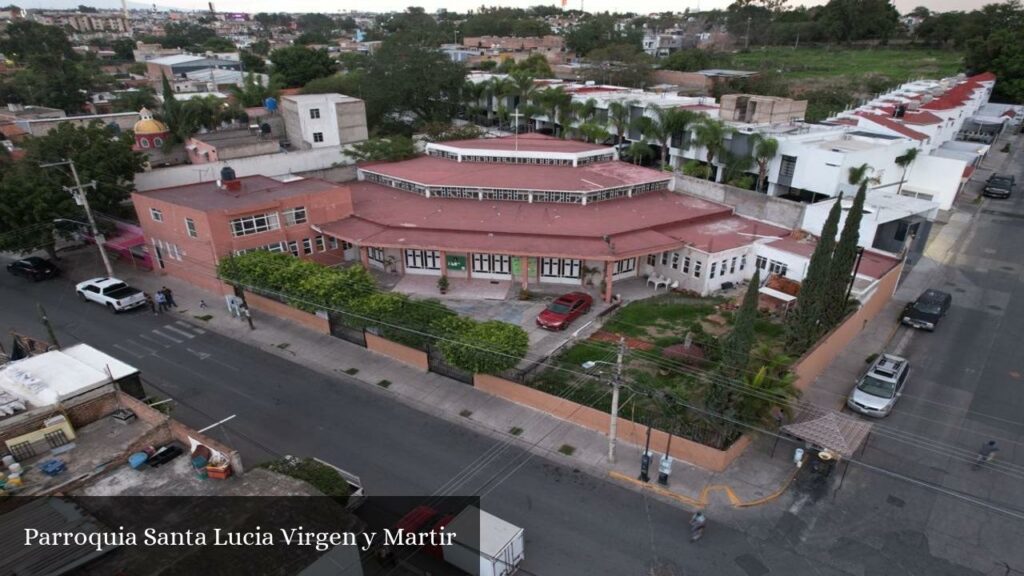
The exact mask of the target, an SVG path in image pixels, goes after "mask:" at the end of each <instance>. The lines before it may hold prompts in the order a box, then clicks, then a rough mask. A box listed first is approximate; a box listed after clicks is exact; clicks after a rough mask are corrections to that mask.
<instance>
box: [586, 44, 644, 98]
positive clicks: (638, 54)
mask: <svg viewBox="0 0 1024 576" xmlns="http://www.w3.org/2000/svg"><path fill="white" fill-rule="evenodd" d="M586 59H587V61H588V63H589V66H587V67H586V68H585V69H584V70H583V77H584V78H585V79H586V80H591V81H594V82H602V83H605V84H614V85H618V86H630V87H633V88H642V87H643V86H644V85H646V84H647V82H648V80H649V78H650V75H651V63H652V59H651V57H650V56H648V55H647V54H645V53H644V52H643V51H642V50H640V49H639V48H637V47H636V46H634V45H631V44H612V45H609V46H602V47H600V48H595V49H593V50H591V51H590V52H588V53H587V56H586Z"/></svg>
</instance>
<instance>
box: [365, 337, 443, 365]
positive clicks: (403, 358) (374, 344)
mask: <svg viewBox="0 0 1024 576" xmlns="http://www.w3.org/2000/svg"><path fill="white" fill-rule="evenodd" d="M366 348H367V349H368V350H371V351H373V352H376V353H378V354H383V355H385V356H388V357H390V358H393V359H395V360H398V361H399V362H402V363H404V364H408V365H409V366H412V367H414V368H419V369H420V370H423V371H424V372H426V371H427V370H428V369H429V367H428V364H427V353H426V352H424V351H422V350H417V349H415V348H410V347H409V346H406V345H404V344H399V343H397V342H392V341H391V340H386V339H384V338H381V337H380V336H375V335H373V334H370V333H369V332H367V333H366Z"/></svg>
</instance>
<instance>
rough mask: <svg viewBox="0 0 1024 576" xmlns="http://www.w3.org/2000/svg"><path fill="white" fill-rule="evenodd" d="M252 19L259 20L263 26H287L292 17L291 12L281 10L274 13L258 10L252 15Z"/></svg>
mask: <svg viewBox="0 0 1024 576" xmlns="http://www.w3.org/2000/svg"><path fill="white" fill-rule="evenodd" d="M253 20H255V21H257V22H259V23H260V25H261V26H263V27H264V28H270V27H273V26H288V25H290V24H291V23H292V21H293V18H292V15H291V14H287V13H282V12H278V13H274V14H268V13H266V12H259V13H257V14H256V15H255V16H253Z"/></svg>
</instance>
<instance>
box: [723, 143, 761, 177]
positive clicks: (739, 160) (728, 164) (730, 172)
mask: <svg viewBox="0 0 1024 576" xmlns="http://www.w3.org/2000/svg"><path fill="white" fill-rule="evenodd" d="M720 160H721V162H722V165H723V167H724V169H723V172H722V182H725V183H726V184H731V185H733V186H736V185H737V182H736V181H737V180H738V179H739V178H740V177H741V176H743V175H744V174H745V173H746V172H747V171H748V170H750V168H751V167H753V165H754V162H755V160H754V158H753V157H752V156H749V155H746V154H733V153H732V152H730V151H728V150H723V151H722V153H721V155H720Z"/></svg>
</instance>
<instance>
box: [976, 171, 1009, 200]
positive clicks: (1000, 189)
mask: <svg viewBox="0 0 1024 576" xmlns="http://www.w3.org/2000/svg"><path fill="white" fill-rule="evenodd" d="M1016 184H1017V182H1016V180H1015V178H1014V176H1013V175H1012V174H993V175H991V176H989V177H988V180H986V181H985V189H984V190H982V191H981V194H982V195H983V196H988V197H989V198H1009V197H1010V194H1012V193H1013V188H1014V186H1015V185H1016Z"/></svg>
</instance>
